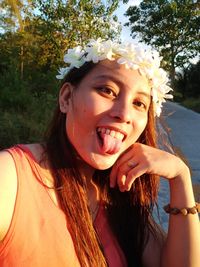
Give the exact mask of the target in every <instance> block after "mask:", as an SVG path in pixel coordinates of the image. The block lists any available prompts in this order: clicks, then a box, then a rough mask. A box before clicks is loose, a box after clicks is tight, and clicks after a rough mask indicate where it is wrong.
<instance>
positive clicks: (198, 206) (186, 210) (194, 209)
mask: <svg viewBox="0 0 200 267" xmlns="http://www.w3.org/2000/svg"><path fill="white" fill-rule="evenodd" d="M163 209H164V210H165V212H166V213H169V214H173V215H177V214H180V213H181V214H183V215H184V216H186V215H188V214H196V213H198V212H200V203H196V205H195V206H194V207H191V208H182V209H178V208H172V207H170V204H168V205H166V206H164V207H163Z"/></svg>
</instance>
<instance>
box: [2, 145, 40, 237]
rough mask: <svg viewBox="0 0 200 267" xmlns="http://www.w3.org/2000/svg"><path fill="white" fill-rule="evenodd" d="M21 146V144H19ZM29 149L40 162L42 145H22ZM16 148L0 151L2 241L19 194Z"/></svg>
mask: <svg viewBox="0 0 200 267" xmlns="http://www.w3.org/2000/svg"><path fill="white" fill-rule="evenodd" d="M18 147H19V148H20V145H19V146H18ZM21 148H25V149H27V151H30V153H31V154H32V155H33V157H35V159H36V160H37V161H38V162H39V161H40V160H41V157H42V152H43V149H42V146H41V145H40V144H28V145H21ZM13 151H14V148H10V149H7V150H3V151H1V152H0V170H1V171H0V214H3V216H1V219H0V241H1V240H3V238H4V237H5V235H6V233H7V231H8V229H9V226H10V222H11V220H12V216H13V211H14V207H15V200H16V195H17V185H18V177H17V169H16V161H15V159H14V157H13V155H14V153H13Z"/></svg>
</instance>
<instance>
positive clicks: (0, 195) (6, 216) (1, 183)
mask: <svg viewBox="0 0 200 267" xmlns="http://www.w3.org/2000/svg"><path fill="white" fill-rule="evenodd" d="M0 170H1V172H0V214H2V216H1V219H0V240H2V239H3V238H4V236H5V235H6V233H7V231H8V228H9V225H10V222H11V219H12V214H13V210H14V205H15V199H16V194H17V173H16V168H15V163H14V160H13V158H12V156H11V154H10V153H9V152H7V151H2V152H0Z"/></svg>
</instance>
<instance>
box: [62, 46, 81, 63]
mask: <svg viewBox="0 0 200 267" xmlns="http://www.w3.org/2000/svg"><path fill="white" fill-rule="evenodd" d="M83 55H84V50H83V49H82V47H81V46H77V47H75V48H73V49H68V51H67V54H66V55H64V62H65V63H69V64H71V66H73V67H75V68H80V67H81V66H82V65H83V63H84V60H83V59H82V56H83Z"/></svg>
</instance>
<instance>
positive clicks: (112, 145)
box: [100, 133, 122, 154]
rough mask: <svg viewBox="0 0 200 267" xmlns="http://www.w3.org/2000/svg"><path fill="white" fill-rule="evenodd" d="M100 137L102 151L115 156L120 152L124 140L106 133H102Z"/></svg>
mask: <svg viewBox="0 0 200 267" xmlns="http://www.w3.org/2000/svg"><path fill="white" fill-rule="evenodd" d="M100 136H101V140H102V147H101V149H102V152H103V153H108V154H115V153H117V152H118V151H119V150H120V148H121V145H122V140H120V139H117V138H115V137H113V136H111V135H109V134H105V133H100Z"/></svg>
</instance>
